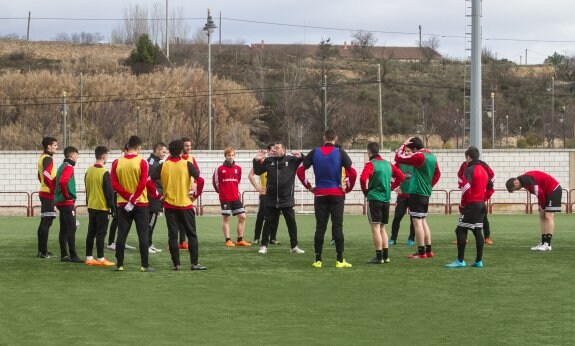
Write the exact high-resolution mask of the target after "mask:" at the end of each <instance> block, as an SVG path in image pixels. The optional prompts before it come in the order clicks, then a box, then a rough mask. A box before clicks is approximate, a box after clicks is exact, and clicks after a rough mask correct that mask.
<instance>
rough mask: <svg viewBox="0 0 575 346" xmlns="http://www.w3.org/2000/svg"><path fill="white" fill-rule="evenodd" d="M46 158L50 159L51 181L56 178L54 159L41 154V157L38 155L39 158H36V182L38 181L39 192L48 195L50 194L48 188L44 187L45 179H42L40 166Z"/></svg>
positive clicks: (42, 169)
mask: <svg viewBox="0 0 575 346" xmlns="http://www.w3.org/2000/svg"><path fill="white" fill-rule="evenodd" d="M46 157H49V158H51V159H52V170H51V172H50V176H52V181H54V179H55V178H56V167H55V166H54V159H53V158H52V155H49V154H46V153H43V154H42V155H40V158H38V180H40V192H44V193H47V194H50V193H51V192H50V187H49V186H48V185H46V179H45V177H44V165H43V164H42V163H43V162H44V159H45V158H46Z"/></svg>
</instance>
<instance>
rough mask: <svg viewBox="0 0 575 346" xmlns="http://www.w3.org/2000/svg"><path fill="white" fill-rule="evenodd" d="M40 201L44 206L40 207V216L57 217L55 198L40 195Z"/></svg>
mask: <svg viewBox="0 0 575 346" xmlns="http://www.w3.org/2000/svg"><path fill="white" fill-rule="evenodd" d="M40 203H41V204H42V207H41V208H40V217H49V218H52V219H55V218H56V208H54V200H53V199H48V198H45V197H40Z"/></svg>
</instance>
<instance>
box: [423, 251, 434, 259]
mask: <svg viewBox="0 0 575 346" xmlns="http://www.w3.org/2000/svg"><path fill="white" fill-rule="evenodd" d="M425 256H427V258H433V256H435V255H434V254H433V251H429V252H426V253H425Z"/></svg>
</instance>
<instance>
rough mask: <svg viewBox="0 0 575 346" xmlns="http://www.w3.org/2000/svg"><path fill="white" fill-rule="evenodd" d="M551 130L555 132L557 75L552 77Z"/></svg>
mask: <svg viewBox="0 0 575 346" xmlns="http://www.w3.org/2000/svg"><path fill="white" fill-rule="evenodd" d="M549 131H553V132H555V77H551V129H550V130H549ZM553 147H555V143H553Z"/></svg>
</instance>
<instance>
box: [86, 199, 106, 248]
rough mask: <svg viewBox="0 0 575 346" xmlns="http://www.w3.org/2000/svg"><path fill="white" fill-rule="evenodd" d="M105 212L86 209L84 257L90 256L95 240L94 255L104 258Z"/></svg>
mask: <svg viewBox="0 0 575 346" xmlns="http://www.w3.org/2000/svg"><path fill="white" fill-rule="evenodd" d="M109 216H110V213H109V212H108V211H107V210H95V209H88V234H87V235H86V257H87V256H92V250H93V249H94V239H96V253H97V256H98V258H104V242H105V240H106V233H107V232H108V217H109Z"/></svg>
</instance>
